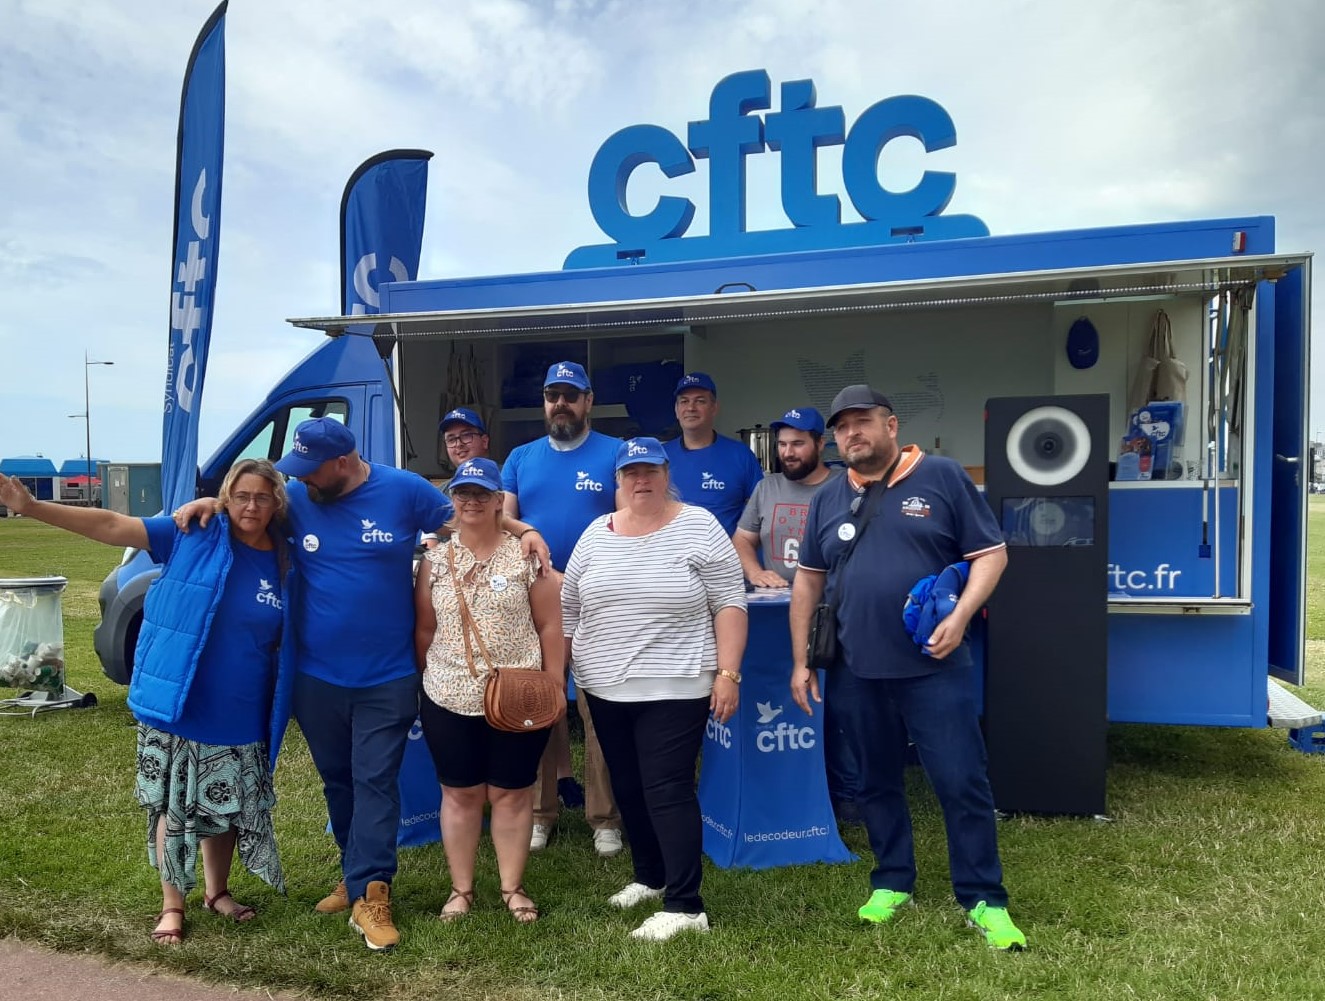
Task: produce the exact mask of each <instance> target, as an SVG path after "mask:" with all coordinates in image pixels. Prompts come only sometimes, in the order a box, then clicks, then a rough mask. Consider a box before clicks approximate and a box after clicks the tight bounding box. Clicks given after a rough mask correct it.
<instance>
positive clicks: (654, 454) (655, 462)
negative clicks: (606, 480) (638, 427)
mask: <svg viewBox="0 0 1325 1001" xmlns="http://www.w3.org/2000/svg"><path fill="white" fill-rule="evenodd" d="M640 462H642V463H645V464H646V465H650V466H661V465H664V464H665V463H666V462H667V453H666V452H664V451H663V447H662V442H660V441H659V440H658V439H657V438H627V439H626V440H625V441H623V442H622V443H621V444H620V446H618V448H617V450H616V469H617V471H618V472H619V471H620V470H621V469H622V468H623V467H625V466H633V465H635V464H636V463H640Z"/></svg>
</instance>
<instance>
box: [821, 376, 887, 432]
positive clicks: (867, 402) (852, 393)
mask: <svg viewBox="0 0 1325 1001" xmlns="http://www.w3.org/2000/svg"><path fill="white" fill-rule="evenodd" d="M874 407H887V408H888V409H889V410H892V408H893V405H892V404H891V403H889V402H888V397H886V396H884V395H883V394H882V393H880V392H879V391H878V390H877V389H871V388H870V387H869V386H865V385H860V386H848V387H847V388H846V389H844V390H842V391H841V392H840V393H838V394H837V395H836V396H834V397H833V405H832V407H831V408H830V416H829V418H828V426H829V427H830V428H831V427H832V426H833V425H834V424H836V423H837V419H838V418H839V417H841V416H842V414H843V413H845V412H846V411H848V410H870V409H873V408H874Z"/></svg>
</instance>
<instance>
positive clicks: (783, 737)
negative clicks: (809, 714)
mask: <svg viewBox="0 0 1325 1001" xmlns="http://www.w3.org/2000/svg"><path fill="white" fill-rule="evenodd" d="M816 736H817V735H816V734H815V732H814V727H812V726H797V725H796V724H795V723H788V722H787V721H786V720H783V721H782V722H781V723H779V724H778V725H777V726H775V727H773V728H772V729H769V730H760V731H759V735H758V736H757V737H755V747H757V748H758V749H759V750H760V751H762V752H763V753H765V754H772V753H773V752H775V751H808V750H810V749H811V748H812V747H814V745H815V738H816Z"/></svg>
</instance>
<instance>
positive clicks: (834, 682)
mask: <svg viewBox="0 0 1325 1001" xmlns="http://www.w3.org/2000/svg"><path fill="white" fill-rule="evenodd" d="M823 680H824V687H823V699H824V702H823V735H824V771H825V772H826V774H827V778H828V798H829V799H830V800H831V801H832V803H833V808H834V809H837V807H838V806H839V805H840V804H842V803H850V802H852V801H854V800H855V799H856V796H857V795H858V794H859V791H860V761H859V758H858V756H857V753H856V748H855V745H854V744H853V742H852V735H851V731H849V730H848V729H847V724H846V719H845V716H846V710H847V707H848V706H849V704H850V703H851V701H852V700H853V699H854V697H855V695H854V686H855V685H856V684H857V681H856V676H855V675H854V674H852V673H851V672H850V671H848V670H847V669H846V667H845V666H843V665H841V664H839V665H837V666H836V667H833V668H831V669H829V670H827V671H825V672H824V673H823Z"/></svg>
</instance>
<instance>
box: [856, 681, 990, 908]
mask: <svg viewBox="0 0 1325 1001" xmlns="http://www.w3.org/2000/svg"><path fill="white" fill-rule="evenodd" d="M973 671H974V668H973V667H953V668H945V669H944V670H941V671H939V672H937V673H936V674H931V675H925V676H923V677H918V678H881V679H880V678H859V677H856V678H853V685H852V690H853V691H852V694H853V696H854V697H853V698H851V699H849V700H846V702H845V705H843V706H842V707H841V708H843V709H844V711H845V718H844V719H843V723H844V724H845V725H846V726H847V727H848V729H849V731H850V732H851V735H852V737H853V740H852V744H853V746H854V747H855V748H856V750H857V753H858V754H859V755H860V789H859V792H858V794H857V797H856V801H857V803H858V805H859V806H860V812H861V814H862V816H863V817H864V819H865V828H866V830H867V831H868V833H869V840H870V848H871V849H872V850H873V852H874V860H875V865H874V871H873V872H872V873H870V884H871V886H873V888H874V889H876V890H879V889H887V890H900V891H902V892H904V893H910V892H912V891H913V890H914V888H915V882H916V860H915V847H914V843H913V841H912V834H911V812H910V810H909V809H908V807H907V802H906V789H905V786H904V785H903V772H904V771H905V767H906V745H907V737H908V735H909V736H910V739H911V740H912V741H913V742H914V743H915V745H916V750H917V751H918V752H919V755H920V763H921V765H922V766H923V767H924V769H925V774H926V775H927V776H928V777H929V782H930V785H931V786H933V788H934V792H935V794H936V795H937V797H938V801H939V805H940V807H941V808H942V810H943V824H944V827H945V828H946V830H947V834H948V862H949V865H950V867H951V870H952V889H953V893H954V894H955V895H956V897H957V901H958V903H960V904H961V905H962V907H963V908H966V909H968V910H969V909H970V908H972V907H974V906H975V905H976V904H978V903H979V902H980V901H981V900H983V901H985V902H987V903H988V904H989V905H990V906H992V907H1005V906H1006V905H1007V891H1006V890H1005V889H1004V888H1003V866H1002V863H1001V862H1000V861H999V857H998V832H997V829H996V818H995V816H994V796H993V793H992V791H991V790H990V787H989V775H988V767H987V764H986V758H985V742H984V736H983V735H982V734H981V732H980V722H979V715H978V711H977V706H976V699H975V687H974V677H973Z"/></svg>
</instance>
